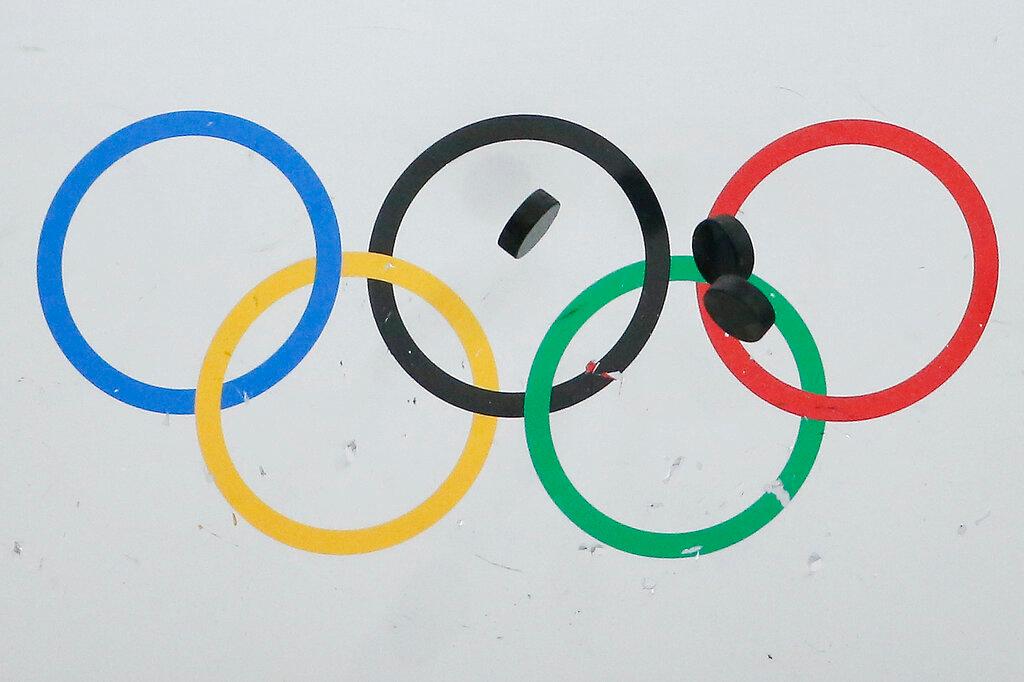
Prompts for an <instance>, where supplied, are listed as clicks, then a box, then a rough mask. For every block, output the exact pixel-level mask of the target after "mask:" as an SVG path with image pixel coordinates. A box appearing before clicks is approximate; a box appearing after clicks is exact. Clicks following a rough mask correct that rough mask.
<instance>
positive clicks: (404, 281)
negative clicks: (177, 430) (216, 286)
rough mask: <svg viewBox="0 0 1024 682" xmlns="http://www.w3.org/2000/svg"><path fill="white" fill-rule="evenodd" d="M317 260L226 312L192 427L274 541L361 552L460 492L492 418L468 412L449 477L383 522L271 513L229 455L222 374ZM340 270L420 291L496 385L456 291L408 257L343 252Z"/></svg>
mask: <svg viewBox="0 0 1024 682" xmlns="http://www.w3.org/2000/svg"><path fill="white" fill-rule="evenodd" d="M315 272H316V260H315V259H312V258H311V259H309V260H304V261H300V262H298V263H295V264H293V265H289V266H288V267H286V268H284V269H283V270H280V271H279V272H277V273H275V274H273V275H271V276H270V277H268V278H267V279H265V280H263V281H262V282H260V283H259V284H258V285H257V286H256V288H254V289H253V290H252V291H250V292H249V293H248V294H246V295H245V297H244V298H242V300H241V301H240V302H239V303H238V305H236V306H235V308H234V309H233V310H232V311H231V312H230V313H229V314H228V316H227V318H226V319H225V320H224V322H223V323H222V324H221V326H220V328H219V329H218V330H217V333H216V335H214V337H213V342H212V343H211V344H210V349H209V350H208V351H207V352H206V358H205V359H204V360H203V366H202V369H200V371H199V382H198V384H197V388H196V432H197V434H198V436H199V447H200V449H201V450H202V453H203V459H205V460H206V466H207V467H208V468H209V470H210V473H212V474H213V480H214V481H216V483H217V487H218V488H220V491H221V493H223V495H224V498H225V499H226V500H227V501H228V504H230V505H231V506H232V507H233V508H234V509H235V511H237V512H238V513H239V514H241V515H242V516H243V517H244V518H245V519H246V520H247V521H248V522H249V523H251V524H252V525H253V526H255V527H256V528H257V529H259V530H260V531H262V532H263V533H266V534H267V535H269V536H270V537H272V538H274V539H275V540H279V541H281V542H283V543H285V544H287V545H291V546H292V547H296V548H298V549H304V550H307V551H310V552H320V553H321V554H359V553H362V552H373V551H376V550H378V549H384V548H385V547H390V546H392V545H396V544H398V543H399V542H403V541H405V540H408V539H409V538H411V537H413V536H414V535H417V534H418V533H421V532H423V531H424V530H426V529H427V528H429V527H430V526H432V525H433V524H435V523H436V522H437V521H439V520H440V519H441V518H442V517H443V516H444V515H445V514H447V513H448V512H449V511H451V509H452V507H454V506H455V504H456V503H457V502H458V501H459V500H461V499H462V497H463V495H465V494H466V491H468V490H469V487H470V486H471V485H473V481H475V480H476V477H477V474H479V473H480V469H481V468H483V465H484V461H485V460H486V459H487V453H488V452H489V451H490V449H491V443H492V441H493V440H494V431H495V428H496V427H497V423H498V420H497V419H496V418H495V417H488V416H484V415H479V414H474V415H473V423H472V426H470V429H469V436H468V437H467V438H466V445H465V447H464V448H463V450H462V454H461V455H460V456H459V461H458V462H456V463H455V468H454V469H452V471H451V473H450V474H448V478H446V479H445V480H444V482H443V483H442V484H441V485H440V486H439V487H438V488H437V490H435V491H434V492H433V494H431V495H430V497H428V498H427V499H426V500H424V501H423V502H422V503H421V504H420V505H419V506H417V507H415V508H414V509H412V510H410V511H408V512H406V513H405V514H403V515H402V516H399V517H397V518H394V519H392V520H390V521H387V522H385V523H382V524H379V525H376V526H370V527H368V528H357V529H352V530H334V529H329V528H318V527H316V526H309V525H306V524H304V523H299V522H298V521H295V520H293V519H290V518H288V517H287V516H285V515H283V514H281V513H279V512H277V511H276V510H274V509H273V508H272V507H270V506H269V505H268V504H266V503H265V502H264V501H263V500H261V499H260V498H259V496H257V495H256V493H254V492H253V491H252V489H251V488H250V487H249V486H248V485H246V483H245V481H244V480H243V479H242V476H241V475H240V474H239V473H238V469H236V468H235V465H234V462H232V461H231V454H230V453H229V452H228V448H227V444H226V443H225V442H224V430H223V428H222V426H221V419H220V401H221V393H222V391H223V387H224V373H225V372H226V371H227V367H228V362H230V360H231V356H232V354H234V352H235V348H236V347H237V346H238V343H239V341H241V339H242V336H243V335H244V334H245V332H246V331H247V330H248V329H249V326H250V325H251V324H252V323H253V322H254V321H255V320H256V318H258V317H259V316H260V315H261V314H262V313H263V312H264V311H265V310H267V309H268V308H269V307H270V306H271V305H273V304H274V302H275V301H277V300H279V299H280V298H282V297H284V296H286V295H287V294H290V293H291V292H293V291H295V290H296V289H298V288H300V287H303V286H306V285H308V284H312V283H313V275H314V274H315ZM341 274H342V276H343V277H366V278H368V279H377V280H381V281H384V282H390V283H392V284H394V285H396V286H400V287H402V288H403V289H407V290H409V291H411V292H412V293H414V294H417V295H419V296H420V297H422V298H423V300H425V301H426V302H427V303H429V304H430V305H431V306H433V307H434V309H435V310H437V312H439V313H441V315H443V316H444V318H445V319H446V320H447V321H448V324H450V325H451V326H452V328H453V329H454V330H455V333H456V334H457V335H458V337H459V341H460V342H461V343H462V347H463V348H464V349H465V351H466V356H467V357H468V358H469V366H470V369H471V371H472V373H473V381H474V382H475V383H476V385H477V386H481V387H483V388H489V389H497V388H498V368H497V365H496V364H495V362H494V354H493V353H492V351H491V346H490V344H489V343H488V341H487V336H486V335H485V334H484V330H483V328H482V327H481V326H480V323H479V322H478V321H477V319H476V317H475V316H474V315H473V313H472V312H471V311H470V309H469V307H468V306H467V305H466V304H465V303H464V302H463V300H462V299H461V298H459V295H458V294H456V293H455V292H454V291H452V290H451V289H450V288H449V287H448V286H447V285H446V284H445V283H444V282H442V281H441V280H439V279H437V278H436V277H434V276H433V275H432V274H430V273H429V272H427V271H426V270H423V269H422V268H419V267H417V266H415V265H413V264H412V263H409V262H407V261H403V260H400V259H398V258H395V257H393V256H385V255H383V254H379V253H365V252H346V253H345V257H344V258H343V259H342V273H341Z"/></svg>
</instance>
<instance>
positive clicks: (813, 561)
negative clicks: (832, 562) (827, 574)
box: [807, 552, 822, 573]
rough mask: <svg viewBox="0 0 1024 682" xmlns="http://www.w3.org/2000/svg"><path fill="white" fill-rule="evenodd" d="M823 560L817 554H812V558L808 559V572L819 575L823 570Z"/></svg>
mask: <svg viewBox="0 0 1024 682" xmlns="http://www.w3.org/2000/svg"><path fill="white" fill-rule="evenodd" d="M821 564H822V558H821V555H820V554H818V553H817V552H812V553H811V556H809V557H807V570H808V571H810V572H811V573H817V572H818V571H820V570H821Z"/></svg>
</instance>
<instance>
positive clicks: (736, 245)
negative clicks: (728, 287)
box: [692, 215, 754, 284]
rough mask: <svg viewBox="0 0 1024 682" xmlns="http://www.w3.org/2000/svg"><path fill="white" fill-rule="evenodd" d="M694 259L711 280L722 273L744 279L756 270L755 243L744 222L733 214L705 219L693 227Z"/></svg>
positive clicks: (713, 280)
mask: <svg viewBox="0 0 1024 682" xmlns="http://www.w3.org/2000/svg"><path fill="white" fill-rule="evenodd" d="M692 248H693V259H694V260H695V261H696V262H697V269H698V270H700V274H702V275H703V276H704V279H705V280H707V282H708V283H709V284H714V282H715V280H717V279H718V278H719V277H721V276H722V275H736V276H738V277H741V278H743V279H747V278H748V277H750V273H752V272H753V271H754V245H753V244H752V243H751V241H750V235H749V234H748V233H747V228H745V227H743V223H741V222H740V221H739V220H737V219H736V218H735V217H734V216H731V215H716V216H712V217H710V218H708V219H707V220H702V221H701V222H700V223H699V224H698V225H697V228H696V229H695V230H694V231H693V244H692Z"/></svg>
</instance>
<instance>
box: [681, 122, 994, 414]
mask: <svg viewBox="0 0 1024 682" xmlns="http://www.w3.org/2000/svg"><path fill="white" fill-rule="evenodd" d="M844 144H859V145H867V146H871V147H881V148H882V149H888V150H890V151H894V152H896V153H898V154H902V155H903V156H906V157H907V158H909V159H911V160H913V161H916V162H917V163H918V164H920V165H921V166H923V167H924V168H926V169H927V170H929V171H930V172H931V174H932V175H934V176H935V177H936V178H938V180H939V182H941V183H942V185H943V186H944V187H945V188H946V189H947V190H949V193H950V194H952V195H953V199H954V200H956V203H957V206H959V207H960V211H961V212H962V213H963V215H964V218H965V219H966V220H967V229H968V231H969V232H970V235H971V247H972V249H973V251H974V281H973V282H972V284H971V298H970V300H969V301H968V302H967V310H966V311H964V316H963V319H962V320H960V326H958V327H957V329H956V331H955V332H954V333H953V337H952V338H951V339H950V340H949V343H947V344H946V347H945V348H943V349H942V351H941V352H940V353H939V354H938V355H937V356H936V357H935V359H933V360H932V361H931V362H929V363H928V364H927V365H925V366H924V368H923V369H921V371H919V372H918V373H917V374H915V375H913V376H911V377H910V378H908V379H905V380H904V381H902V382H900V383H898V384H896V385H894V386H890V387H889V388H886V389H884V390H881V391H877V392H875V393H866V394H864V395H853V396H828V395H817V394H814V393H808V392H806V391H802V390H800V389H798V388H794V387H793V386H790V385H789V384H787V383H785V382H784V381H781V380H780V379H778V378H776V377H775V376H774V375H772V374H769V373H768V372H767V371H765V369H764V368H763V367H761V365H759V364H757V362H755V361H754V360H753V359H752V358H751V357H750V355H749V354H748V353H747V352H746V350H745V349H744V348H743V346H742V345H741V344H740V342H739V341H737V340H736V339H733V338H731V337H728V336H726V335H725V333H724V332H723V331H722V330H721V329H719V328H718V326H717V325H716V324H715V323H714V322H712V320H711V318H710V317H709V316H708V313H707V311H706V310H705V309H704V305H703V302H702V299H703V293H704V291H705V290H706V289H707V286H708V285H707V284H699V285H697V304H698V305H699V306H700V314H701V318H702V319H703V321H704V328H705V329H706V330H707V333H708V337H709V338H710V339H711V343H712V345H714V347H715V351H717V352H718V355H719V357H720V358H722V361H723V362H724V363H725V365H726V367H728V368H729V371H731V372H732V373H733V375H734V376H735V377H736V378H737V379H739V380H740V382H742V383H743V385H744V386H746V387H747V388H748V389H750V390H751V391H753V393H754V394H755V395H757V396H759V397H761V398H762V399H764V400H766V401H767V402H769V403H771V404H772V405H775V406H776V407H778V408H779V409H782V410H785V411H786V412H791V413H793V414H796V415H800V416H802V417H808V418H810V419H820V420H827V421H860V420H863V419H873V418H875V417H882V416H885V415H887V414H892V413H893V412H896V411H897V410H901V409H903V408H904V407H907V406H908V405H912V404H914V403H916V402H917V401H918V400H921V399H922V398H924V397H925V396H927V395H928V394H929V393H931V392H932V391H934V390H935V389H936V388H938V387H939V386H941V385H942V384H943V383H944V382H945V381H946V380H947V379H948V378H949V377H950V376H952V375H953V372H955V371H956V370H957V369H959V368H960V366H961V365H962V364H963V363H964V361H965V360H966V359H967V356H968V355H970V354H971V351H972V350H974V347H975V345H977V343H978V339H979V338H981V333H982V331H984V329H985V325H986V324H987V323H988V318H989V315H990V314H991V313H992V304H993V302H994V300H995V296H996V283H997V281H998V279H999V249H998V247H997V246H996V233H995V228H994V227H993V225H992V216H991V215H990V214H989V211H988V207H987V206H986V205H985V200H984V199H983V198H982V196H981V192H979V191H978V188H977V186H976V185H975V184H974V181H973V180H971V178H970V176H969V175H967V172H966V171H964V169H963V168H961V166H960V164H958V163H957V162H956V160H955V159H953V157H951V156H950V155H949V154H947V153H946V152H945V151H943V150H942V149H940V148H939V147H938V146H937V145H936V144H935V143H933V142H931V141H929V140H927V139H925V138H923V137H921V136H920V135H918V134H917V133H914V132H911V131H909V130H907V129H905V128H900V127H899V126H895V125H892V124H889V123H882V122H880V121H862V120H844V121H825V122H823V123H816V124H814V125H811V126H807V127H806V128H801V129H800V130H796V131H794V132H792V133H789V134H788V135H784V136H783V137H780V138H779V139H777V140H775V141H774V142H772V143H771V144H769V145H768V146H767V147H765V148H764V149H762V150H761V151H759V152H758V153H757V154H755V155H754V156H753V157H751V159H750V160H749V161H747V162H746V163H745V164H743V166H741V167H740V169H739V170H738V171H736V174H735V175H733V176H732V178H731V179H730V180H729V182H728V183H726V185H725V188H724V189H723V190H722V193H721V194H719V195H718V199H717V200H716V201H715V205H714V207H712V209H711V215H720V214H723V213H725V214H728V215H736V213H737V212H738V211H739V209H740V206H742V205H743V202H744V201H745V200H746V198H747V197H748V196H750V193H751V192H752V191H754V188H755V187H757V186H758V184H760V183H761V181H762V180H764V179H765V178H766V177H768V175H769V174H771V173H772V171H774V170H775V169H776V168H778V167H779V166H781V165H783V164H784V163H786V162H787V161H791V160H792V159H795V158H796V157H798V156H800V155H801V154H806V153H807V152H810V151H814V150H816V149H822V148H824V147H832V146H836V145H844Z"/></svg>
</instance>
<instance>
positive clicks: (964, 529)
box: [956, 523, 967, 535]
mask: <svg viewBox="0 0 1024 682" xmlns="http://www.w3.org/2000/svg"><path fill="white" fill-rule="evenodd" d="M956 534H957V535H966V534H967V524H966V523H961V524H960V525H959V527H957V529H956Z"/></svg>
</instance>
